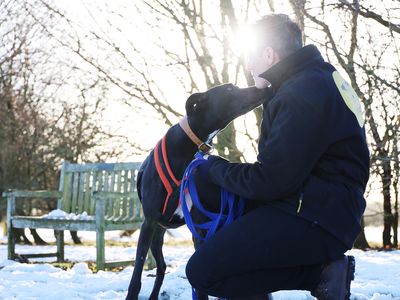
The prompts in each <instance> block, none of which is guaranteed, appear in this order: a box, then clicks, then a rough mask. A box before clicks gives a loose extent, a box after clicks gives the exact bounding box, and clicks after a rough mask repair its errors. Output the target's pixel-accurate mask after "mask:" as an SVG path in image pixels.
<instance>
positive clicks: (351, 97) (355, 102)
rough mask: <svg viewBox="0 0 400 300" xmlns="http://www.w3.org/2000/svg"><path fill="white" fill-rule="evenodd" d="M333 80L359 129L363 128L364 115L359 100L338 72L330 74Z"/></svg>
mask: <svg viewBox="0 0 400 300" xmlns="http://www.w3.org/2000/svg"><path fill="white" fill-rule="evenodd" d="M332 77H333V80H334V81H335V84H336V86H337V88H338V90H339V92H340V95H342V98H343V100H344V102H345V103H346V105H347V107H348V108H349V109H350V110H351V111H352V112H353V114H354V115H355V116H356V118H357V121H358V124H359V125H360V127H363V126H364V114H363V112H362V111H361V103H360V99H358V96H357V94H356V92H355V91H354V89H353V88H352V87H351V85H350V84H349V83H348V82H347V81H346V80H345V79H344V78H343V77H342V75H340V73H339V72H338V71H334V72H333V73H332Z"/></svg>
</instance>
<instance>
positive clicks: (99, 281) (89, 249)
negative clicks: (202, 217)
mask: <svg viewBox="0 0 400 300" xmlns="http://www.w3.org/2000/svg"><path fill="white" fill-rule="evenodd" d="M39 233H40V234H41V235H42V236H43V237H44V238H45V240H47V241H52V240H53V239H54V237H53V236H52V234H51V231H39ZM79 234H80V236H81V237H82V238H83V239H84V240H94V239H95V236H94V235H93V233H83V232H82V233H81V232H80V233H79ZM107 234H108V238H109V239H119V240H123V241H132V244H134V242H135V241H136V240H137V233H135V234H134V235H133V237H129V238H122V239H121V238H119V236H118V232H109V233H107ZM189 237H190V234H189V233H188V232H187V231H186V230H175V231H172V233H171V234H170V235H169V236H167V237H166V240H167V241H169V240H171V239H174V240H185V239H188V238H189ZM66 239H67V241H68V240H69V237H68V234H66ZM0 241H2V242H5V241H6V239H5V238H4V237H2V238H1V237H0ZM16 250H17V253H21V254H23V253H29V252H39V251H40V252H54V251H55V246H34V250H32V246H20V245H18V246H17V249H16ZM95 252H96V251H95V247H94V246H66V247H65V256H66V258H67V259H68V260H71V261H76V262H79V263H77V264H75V265H74V266H73V267H72V268H71V269H70V270H67V271H64V270H62V269H60V268H56V267H54V266H52V265H50V264H47V263H44V264H21V263H17V262H14V261H9V260H7V245H4V244H3V245H0V268H1V269H0V299H4V300H8V299H21V300H22V299H23V300H25V299H26V300H34V299H40V300H42V299H43V300H46V299H49V300H50V299H57V300H64V299H123V298H124V297H125V296H126V293H127V287H128V285H129V281H130V278H131V275H132V271H133V267H127V268H125V269H124V270H123V271H121V272H104V271H100V272H98V273H93V272H92V271H91V270H90V269H89V268H88V266H87V264H86V263H85V262H82V261H94V260H95ZM192 253H193V248H192V247H191V246H164V255H165V260H166V263H167V265H168V268H167V274H166V277H165V280H164V283H163V286H162V288H161V293H160V299H162V300H167V299H169V300H178V299H183V300H185V299H187V300H190V299H191V288H190V286H189V284H188V282H187V280H186V275H185V264H186V261H187V260H188V258H189V257H190V255H191V254H192ZM134 254H135V247H134V246H132V247H107V248H106V259H108V260H113V259H130V258H132V257H134ZM348 254H351V255H354V256H355V257H356V263H357V267H356V279H355V281H354V282H353V284H352V296H351V299H352V300H367V299H368V300H392V299H397V300H399V299H400V251H392V252H378V251H367V252H363V251H360V250H352V251H349V253H348ZM51 260H53V258H42V259H36V260H35V261H42V262H43V261H51ZM154 274H155V271H154V270H151V271H145V272H144V273H143V276H142V289H141V293H140V297H139V299H147V298H148V296H149V295H150V293H151V289H152V285H153V283H154V277H153V276H154ZM273 295H274V299H275V300H283V299H285V300H300V299H301V300H307V299H309V300H311V299H314V298H313V297H312V296H311V295H310V293H309V292H306V291H280V292H277V293H274V294H273Z"/></svg>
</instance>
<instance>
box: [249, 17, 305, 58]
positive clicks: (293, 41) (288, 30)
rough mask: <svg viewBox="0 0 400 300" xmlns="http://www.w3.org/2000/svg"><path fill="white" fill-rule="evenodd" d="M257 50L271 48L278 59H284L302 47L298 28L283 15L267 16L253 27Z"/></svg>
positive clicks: (300, 33)
mask: <svg viewBox="0 0 400 300" xmlns="http://www.w3.org/2000/svg"><path fill="white" fill-rule="evenodd" d="M252 28H253V30H254V31H255V32H254V33H255V38H256V43H257V44H258V49H260V50H261V48H264V47H266V46H269V47H271V48H272V49H274V50H275V52H276V53H278V55H279V57H280V58H281V59H282V58H285V57H286V56H288V55H290V54H292V53H293V52H295V51H296V50H298V49H300V48H301V47H303V40H302V32H301V30H300V28H299V26H298V25H297V24H296V23H295V22H293V21H292V20H291V19H290V18H289V16H288V15H285V14H269V15H266V16H264V17H262V18H261V19H260V20H258V21H257V22H256V23H255V24H254V25H253V27H252Z"/></svg>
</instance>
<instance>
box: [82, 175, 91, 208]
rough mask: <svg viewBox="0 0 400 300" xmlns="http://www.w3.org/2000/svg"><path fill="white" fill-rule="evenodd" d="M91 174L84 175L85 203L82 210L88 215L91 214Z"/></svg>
mask: <svg viewBox="0 0 400 300" xmlns="http://www.w3.org/2000/svg"><path fill="white" fill-rule="evenodd" d="M91 173H92V172H86V173H85V174H86V175H85V202H84V205H83V210H84V211H86V212H87V213H88V214H91V211H90V205H89V202H90V195H91V188H90V179H91V178H92V176H91Z"/></svg>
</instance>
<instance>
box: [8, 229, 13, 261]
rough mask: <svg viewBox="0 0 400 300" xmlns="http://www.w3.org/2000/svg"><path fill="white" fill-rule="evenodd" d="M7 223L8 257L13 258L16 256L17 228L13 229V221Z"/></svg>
mask: <svg viewBox="0 0 400 300" xmlns="http://www.w3.org/2000/svg"><path fill="white" fill-rule="evenodd" d="M7 225H8V226H7V245H8V247H7V258H8V259H10V260H13V259H14V258H15V229H14V230H13V228H12V225H11V222H9V224H7Z"/></svg>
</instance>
